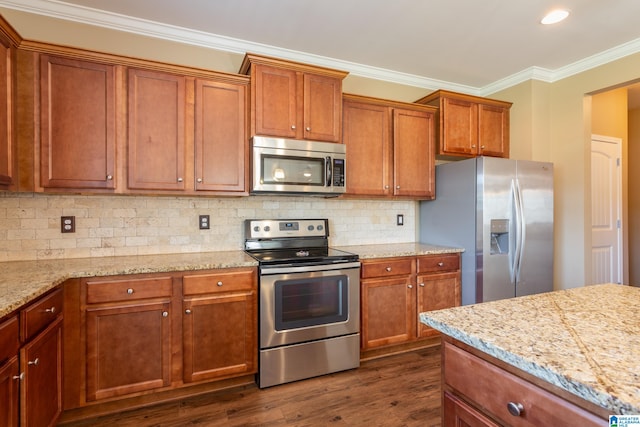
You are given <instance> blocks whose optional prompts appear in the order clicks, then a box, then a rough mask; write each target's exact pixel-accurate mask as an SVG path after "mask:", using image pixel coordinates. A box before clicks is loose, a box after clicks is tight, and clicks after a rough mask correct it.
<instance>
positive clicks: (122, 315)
mask: <svg viewBox="0 0 640 427" xmlns="http://www.w3.org/2000/svg"><path fill="white" fill-rule="evenodd" d="M169 306H170V303H169V302H168V301H167V302H149V303H144V302H140V303H139V304H135V305H122V306H110V307H98V308H93V307H89V308H87V311H86V328H87V336H86V338H87V401H94V400H99V399H105V398H109V397H114V396H122V395H126V394H130V393H135V392H139V391H145V390H153V389H156V388H161V387H164V386H168V385H169V384H170V382H171V378H170V377H171V317H170V316H169Z"/></svg>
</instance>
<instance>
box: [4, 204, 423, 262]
mask: <svg viewBox="0 0 640 427" xmlns="http://www.w3.org/2000/svg"><path fill="white" fill-rule="evenodd" d="M416 210H417V202H414V201H376V200H349V199H345V200H343V199H323V198H315V197H275V196H269V197H267V196H251V197H241V198H209V197H193V198H189V197H147V196H114V195H109V196H79V195H48V194H39V193H0V262H3V261H17V260H37V259H57V258H85V257H103V256H114V255H116V256H121V255H145V254H160V253H176V252H208V251H226V250H241V249H242V245H243V239H244V232H243V222H244V220H245V219H248V218H328V219H329V230H330V233H331V235H330V237H329V244H330V245H332V246H347V245H363V244H376V243H405V242H413V241H415V237H416V236H415V234H416ZM397 214H402V215H404V224H405V225H404V226H397V225H396V215H397ZM199 215H210V219H211V228H210V229H209V230H200V229H199V228H198V216H199ZM61 216H75V219H76V224H75V230H76V231H75V233H65V234H63V233H61V231H60V217H61Z"/></svg>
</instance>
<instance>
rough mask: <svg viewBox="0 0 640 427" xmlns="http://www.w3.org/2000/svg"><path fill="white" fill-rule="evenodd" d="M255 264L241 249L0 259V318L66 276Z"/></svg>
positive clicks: (252, 265) (106, 274)
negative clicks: (159, 253)
mask: <svg viewBox="0 0 640 427" xmlns="http://www.w3.org/2000/svg"><path fill="white" fill-rule="evenodd" d="M257 265H258V262H257V261H256V260H255V259H253V258H251V257H250V256H249V255H247V254H245V253H244V252H243V251H227V252H222V251H221V252H201V253H183V254H166V255H165V254H163V255H137V256H118V257H101V258H77V259H63V260H44V261H13V262H3V263H0V318H2V317H3V316H5V315H7V314H9V313H11V312H12V311H14V310H15V309H17V308H20V307H21V306H23V305H25V304H27V303H29V302H30V301H32V300H34V299H36V298H37V297H39V296H40V295H42V294H44V293H46V292H47V291H48V290H50V289H53V288H54V287H56V286H57V285H59V284H60V283H62V282H64V281H65V280H67V279H72V278H78V277H97V276H114V275H119V274H140V273H163V272H170V271H195V270H206V269H215V268H228V267H255V266H257Z"/></svg>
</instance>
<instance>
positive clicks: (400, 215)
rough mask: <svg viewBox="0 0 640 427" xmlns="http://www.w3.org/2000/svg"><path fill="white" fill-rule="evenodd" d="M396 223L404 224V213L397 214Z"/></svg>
mask: <svg viewBox="0 0 640 427" xmlns="http://www.w3.org/2000/svg"><path fill="white" fill-rule="evenodd" d="M396 225H404V215H402V214H398V215H396Z"/></svg>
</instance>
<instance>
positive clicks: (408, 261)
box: [362, 258, 413, 279]
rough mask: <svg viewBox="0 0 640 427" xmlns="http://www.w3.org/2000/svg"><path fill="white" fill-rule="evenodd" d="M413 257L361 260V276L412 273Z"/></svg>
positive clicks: (365, 277)
mask: <svg viewBox="0 0 640 427" xmlns="http://www.w3.org/2000/svg"><path fill="white" fill-rule="evenodd" d="M412 267H413V258H388V259H379V260H375V261H368V260H363V261H362V278H363V279H367V278H370V277H385V276H400V275H406V274H411V273H412V270H413V269H412Z"/></svg>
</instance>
